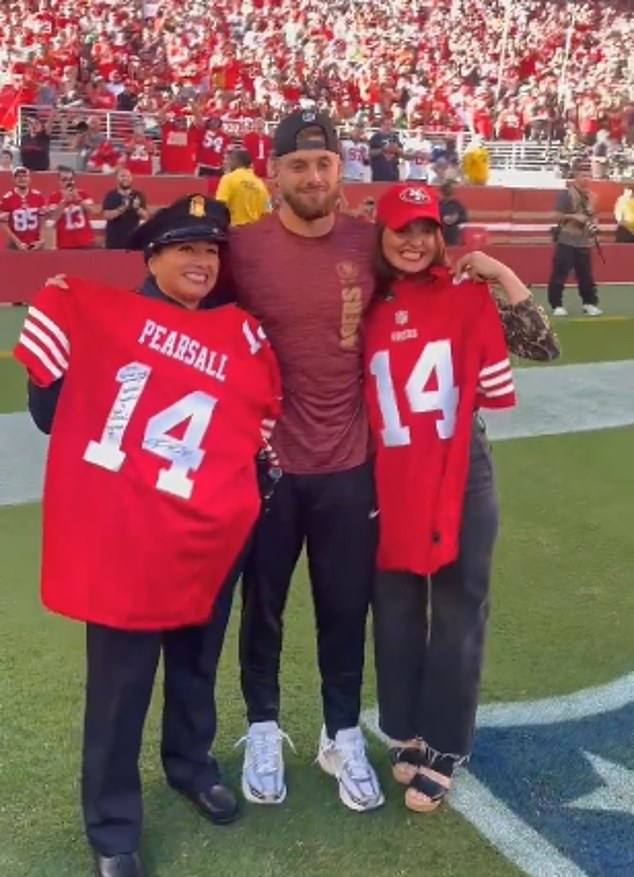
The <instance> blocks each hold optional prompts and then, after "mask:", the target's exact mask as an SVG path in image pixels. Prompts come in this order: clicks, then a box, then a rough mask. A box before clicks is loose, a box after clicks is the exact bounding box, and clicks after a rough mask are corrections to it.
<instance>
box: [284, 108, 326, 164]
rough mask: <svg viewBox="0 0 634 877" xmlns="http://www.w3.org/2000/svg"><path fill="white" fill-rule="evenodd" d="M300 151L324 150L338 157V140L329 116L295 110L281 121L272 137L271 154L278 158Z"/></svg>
mask: <svg viewBox="0 0 634 877" xmlns="http://www.w3.org/2000/svg"><path fill="white" fill-rule="evenodd" d="M300 149H325V150H326V151H327V152H335V153H336V154H337V155H339V140H338V138H337V133H336V131H335V126H334V125H333V123H332V119H331V118H330V116H327V115H326V114H325V113H318V112H316V111H315V110H296V111H295V112H294V113H291V114H290V116H286V118H284V119H282V121H281V122H280V123H279V124H278V126H277V128H276V129H275V133H274V135H273V154H274V155H275V156H277V157H278V158H280V157H281V156H282V155H289V154H290V153H291V152H297V151H298V150H300Z"/></svg>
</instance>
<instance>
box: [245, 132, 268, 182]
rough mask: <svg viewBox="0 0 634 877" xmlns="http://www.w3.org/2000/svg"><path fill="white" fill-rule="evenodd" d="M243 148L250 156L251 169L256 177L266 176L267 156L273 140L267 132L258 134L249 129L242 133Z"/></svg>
mask: <svg viewBox="0 0 634 877" xmlns="http://www.w3.org/2000/svg"><path fill="white" fill-rule="evenodd" d="M243 143H244V148H245V149H246V150H247V152H248V153H249V155H250V156H251V161H252V162H253V170H254V171H255V173H256V174H257V175H258V177H262V178H263V179H264V178H266V176H267V172H268V162H269V156H270V155H271V152H272V151H273V141H272V139H271V138H270V137H269V136H268V134H258V133H257V132H256V131H250V132H249V133H248V134H245V135H244V138H243Z"/></svg>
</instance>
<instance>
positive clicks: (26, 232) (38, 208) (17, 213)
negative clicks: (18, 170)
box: [0, 189, 46, 244]
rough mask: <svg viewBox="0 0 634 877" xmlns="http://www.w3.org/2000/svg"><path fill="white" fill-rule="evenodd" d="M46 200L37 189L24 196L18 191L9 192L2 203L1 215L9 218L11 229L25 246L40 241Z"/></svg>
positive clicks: (0, 205) (0, 206) (0, 203)
mask: <svg viewBox="0 0 634 877" xmlns="http://www.w3.org/2000/svg"><path fill="white" fill-rule="evenodd" d="M45 206H46V198H45V197H44V195H42V193H41V192H38V191H37V189H29V191H28V192H25V193H24V194H22V193H21V192H18V191H17V190H16V189H13V190H12V191H10V192H7V193H6V195H4V197H3V198H2V201H0V213H3V214H5V215H6V216H7V222H8V224H9V228H10V229H11V231H12V232H13V234H14V235H15V236H16V237H17V238H18V240H19V241H21V243H23V244H35V243H37V242H38V241H39V240H40V237H41V229H42V221H43V219H42V217H43V211H44V208H45Z"/></svg>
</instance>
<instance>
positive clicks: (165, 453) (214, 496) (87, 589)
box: [15, 278, 281, 630]
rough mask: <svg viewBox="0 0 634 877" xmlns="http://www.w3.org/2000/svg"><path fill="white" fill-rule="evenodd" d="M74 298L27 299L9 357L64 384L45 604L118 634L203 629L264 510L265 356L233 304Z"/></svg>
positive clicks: (66, 293)
mask: <svg viewBox="0 0 634 877" xmlns="http://www.w3.org/2000/svg"><path fill="white" fill-rule="evenodd" d="M68 285H69V289H68V290H61V289H59V288H56V287H52V286H49V287H45V288H44V289H43V290H41V291H40V292H39V293H38V294H37V295H36V297H35V299H34V304H33V305H31V307H30V308H29V311H28V315H27V318H26V320H25V323H24V326H23V330H22V333H21V335H20V338H19V340H18V343H17V345H16V348H15V356H16V358H17V359H18V361H19V362H21V363H22V364H23V365H24V366H25V367H26V369H27V370H28V373H29V375H30V376H31V378H32V379H33V380H34V382H35V383H36V384H39V385H40V386H49V385H50V384H52V383H53V382H54V381H56V380H58V379H59V378H61V377H63V378H64V385H63V388H62V392H61V394H60V396H59V402H58V405H57V409H56V412H55V422H54V426H53V431H52V435H51V442H50V446H49V455H48V461H47V470H46V485H45V492H44V545H43V553H42V556H43V571H42V599H43V602H44V604H45V606H46V607H47V608H48V609H50V610H51V611H53V612H57V613H60V614H62V615H65V616H66V617H70V618H75V619H79V620H81V621H92V622H94V623H97V624H105V625H108V626H111V627H115V628H123V629H138V630H152V629H166V628H172V627H179V626H183V625H190V624H200V623H203V622H204V621H205V620H206V619H208V618H209V614H210V612H211V609H212V606H213V602H214V599H215V597H216V595H217V594H218V593H219V591H220V589H221V588H222V585H223V584H224V581H225V579H226V576H227V574H228V572H229V569H230V568H231V567H232V566H233V564H234V563H235V560H236V558H237V557H238V555H239V554H240V552H241V551H242V550H243V549H244V546H245V544H246V541H247V539H248V536H249V534H250V533H251V531H252V528H253V526H254V524H255V522H256V520H257V517H258V515H259V513H260V509H261V500H260V492H259V489H258V479H257V474H256V456H257V454H258V453H259V451H260V450H261V449H262V448H263V447H266V445H267V441H268V439H269V438H270V436H271V432H272V430H273V428H274V425H275V420H276V418H277V417H278V415H279V408H280V396H281V382H280V375H279V369H278V367H277V362H276V360H275V356H274V354H273V352H272V350H271V347H270V345H269V343H268V341H267V340H266V337H265V335H264V333H263V331H261V330H260V327H259V324H258V322H257V321H256V320H255V319H254V318H253V317H251V316H250V315H249V314H247V313H246V312H245V311H243V310H241V309H240V308H238V307H237V306H235V305H225V306H222V307H219V308H217V309H212V310H206V311H199V312H194V311H189V310H187V309H185V308H180V307H178V306H177V305H176V304H172V303H169V302H166V301H164V300H160V299H153V298H147V297H144V296H143V295H139V294H134V293H131V292H125V291H123V290H117V289H110V288H108V287H104V286H101V285H98V284H92V283H84V282H81V281H77V280H75V279H72V278H69V280H68ZM176 354H178V357H177V356H176ZM94 510H98V514H93V513H92V512H93V511H94Z"/></svg>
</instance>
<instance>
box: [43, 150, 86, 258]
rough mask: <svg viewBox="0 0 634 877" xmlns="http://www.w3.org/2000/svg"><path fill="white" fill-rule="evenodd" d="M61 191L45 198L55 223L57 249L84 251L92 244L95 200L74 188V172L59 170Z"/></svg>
mask: <svg viewBox="0 0 634 877" xmlns="http://www.w3.org/2000/svg"><path fill="white" fill-rule="evenodd" d="M59 182H60V186H61V188H60V190H59V191H58V192H54V193H53V194H52V195H51V196H50V198H49V199H48V207H49V210H50V214H51V218H52V220H53V222H54V223H55V232H56V246H57V249H58V250H86V249H89V248H91V247H94V245H95V235H94V232H93V230H92V225H91V220H92V218H93V216H94V215H95V214H96V212H97V211H96V208H95V204H94V201H93V200H92V198H91V197H90V195H88V193H87V192H85V191H84V190H83V189H78V188H77V180H76V178H75V172H74V171H73V170H71V168H67V167H60V169H59Z"/></svg>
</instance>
